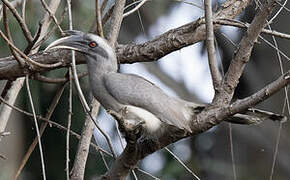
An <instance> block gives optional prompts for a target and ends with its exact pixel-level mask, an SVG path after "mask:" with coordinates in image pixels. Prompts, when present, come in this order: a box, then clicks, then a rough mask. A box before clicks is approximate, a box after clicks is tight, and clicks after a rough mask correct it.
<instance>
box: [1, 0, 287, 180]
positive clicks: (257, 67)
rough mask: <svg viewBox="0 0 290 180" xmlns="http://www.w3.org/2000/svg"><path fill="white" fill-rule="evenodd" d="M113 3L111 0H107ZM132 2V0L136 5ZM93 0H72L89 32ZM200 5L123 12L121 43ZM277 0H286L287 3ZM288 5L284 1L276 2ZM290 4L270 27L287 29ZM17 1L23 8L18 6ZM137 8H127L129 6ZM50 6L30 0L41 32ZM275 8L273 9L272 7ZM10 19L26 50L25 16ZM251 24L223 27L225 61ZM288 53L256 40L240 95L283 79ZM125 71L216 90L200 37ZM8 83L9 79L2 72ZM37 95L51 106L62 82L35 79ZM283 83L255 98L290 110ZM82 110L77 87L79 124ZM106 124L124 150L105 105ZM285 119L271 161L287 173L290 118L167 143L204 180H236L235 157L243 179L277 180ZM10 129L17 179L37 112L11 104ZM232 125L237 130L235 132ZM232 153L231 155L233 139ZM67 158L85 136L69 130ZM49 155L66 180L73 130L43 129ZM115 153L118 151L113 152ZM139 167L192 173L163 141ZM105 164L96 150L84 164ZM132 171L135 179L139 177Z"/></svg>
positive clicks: (188, 95) (157, 30) (281, 175)
mask: <svg viewBox="0 0 290 180" xmlns="http://www.w3.org/2000/svg"><path fill="white" fill-rule="evenodd" d="M65 2H66V1H63V2H62V5H61V7H60V8H59V9H58V11H57V17H59V16H60V14H61V12H62V11H63V9H64V7H65V6H66V3H65ZM109 2H110V3H112V1H109ZM133 2H134V1H130V0H128V1H127V4H128V5H129V4H131V3H133ZM223 2H224V1H214V3H215V4H214V9H215V10H217V9H218V8H219V6H220V5H221V4H222V3H223ZM94 3H95V2H94V1H93V0H73V2H72V8H73V9H72V12H73V24H74V27H75V29H77V30H81V31H84V32H89V31H90V30H91V27H92V24H93V22H94V20H95V15H94V7H95V5H94ZM192 3H194V4H195V5H199V6H200V7H202V2H201V1H192V0H187V1H183V0H169V1H156V0H154V1H153V0H152V1H148V2H147V3H146V4H145V5H144V6H143V7H142V8H141V9H140V10H139V11H138V12H137V13H134V14H133V15H130V16H129V17H126V18H125V19H124V20H123V24H122V28H121V32H120V36H119V40H118V42H119V43H120V44H126V43H142V42H146V41H148V40H151V39H153V38H155V37H157V36H158V35H161V34H162V33H164V32H166V31H168V30H170V29H173V28H177V27H179V26H181V25H184V24H186V23H189V22H192V21H195V20H197V19H198V18H199V17H202V16H204V11H203V10H202V8H199V7H197V6H195V5H193V4H192ZM280 3H282V4H283V3H284V1H283V2H280ZM280 7H281V6H279V5H277V11H275V13H277V12H278V10H279V9H280ZM288 8H290V5H289V3H288V4H286V6H285V8H284V9H282V10H281V12H280V14H279V15H278V16H277V17H275V19H273V21H272V23H271V27H272V28H273V29H275V30H277V31H280V32H283V33H287V34H290V23H289V18H290V12H289V9H288ZM18 9H20V7H18ZM129 9H130V8H128V9H125V11H128V10H129ZM255 10H256V6H255V5H254V3H253V4H252V5H251V6H249V7H248V8H247V9H246V10H245V11H244V13H242V14H241V15H240V16H239V17H238V19H239V20H241V21H243V22H249V23H250V22H251V20H252V18H253V17H254V13H255ZM44 12H45V11H44V9H43V8H42V5H41V4H40V2H39V1H38V0H30V1H27V8H26V22H27V24H28V25H29V29H30V30H31V31H32V32H33V33H34V32H35V31H36V30H37V27H38V22H39V21H40V20H41V19H42V16H43V14H44ZM275 13H274V14H275ZM8 15H9V16H8V17H9V22H10V28H11V30H12V32H11V33H12V37H13V39H14V42H17V43H16V45H17V47H19V48H21V49H24V48H25V47H26V45H27V44H25V43H24V42H25V41H24V36H23V34H22V31H21V29H20V28H19V25H18V24H17V22H16V21H15V19H14V17H13V16H12V15H11V13H9V14H8ZM0 27H1V29H3V23H2V21H1V23H0ZM61 27H62V28H63V29H68V21H67V18H66V19H65V20H64V21H63V22H62V24H61ZM243 33H244V31H243V30H241V29H238V28H233V27H222V28H221V29H220V30H219V31H217V32H216V40H217V48H218V60H219V63H220V66H221V69H224V70H225V71H226V69H227V67H228V65H229V63H230V60H231V58H232V57H233V54H234V52H235V49H236V46H238V43H239V41H240V38H241V37H242V36H243ZM261 36H262V37H263V38H265V39H267V41H268V42H270V43H271V44H273V38H272V37H271V36H268V35H261ZM59 37H60V33H59V32H58V31H56V32H55V33H54V34H53V35H52V36H51V37H50V38H49V39H48V40H47V41H46V42H45V45H44V46H42V49H44V48H45V47H46V46H47V45H48V44H49V43H50V42H52V41H53V40H55V39H57V38H59ZM275 40H276V41H277V44H278V48H279V49H280V50H281V51H282V52H283V53H284V54H285V55H288V54H290V50H289V48H290V43H289V40H285V39H278V38H276V39H275ZM0 47H1V48H0V57H6V56H9V55H10V51H9V48H8V46H7V44H6V42H4V41H3V39H0ZM288 61H289V60H288V59H287V58H285V57H283V56H282V61H281V64H280V62H279V60H278V56H277V52H276V50H275V49H274V48H273V47H271V45H269V44H268V43H266V42H264V41H263V40H262V39H259V40H258V43H257V45H256V46H255V48H254V50H253V53H252V56H251V61H250V62H249V63H248V65H247V67H246V70H245V72H244V74H243V76H242V78H241V80H240V84H239V86H238V88H237V91H236V92H235V98H243V97H247V96H249V95H251V94H252V93H254V92H256V91H257V90H259V89H261V88H262V87H264V86H265V85H266V84H268V83H270V82H271V81H273V80H274V79H276V78H277V77H278V76H279V75H280V74H281V68H282V69H283V70H284V71H286V70H288V69H289V63H288ZM78 68H79V69H78V70H79V71H80V72H81V71H86V66H85V65H81V66H78ZM120 71H121V72H124V73H135V74H138V75H141V76H143V77H145V78H147V79H149V80H151V81H152V82H154V83H155V84H157V85H158V86H160V87H161V88H162V89H164V90H165V91H166V92H167V93H168V94H170V95H171V96H176V97H180V98H182V99H185V100H188V101H194V102H200V103H210V102H211V99H212V98H213V93H214V92H213V88H212V82H211V78H210V73H209V69H208V64H207V53H206V49H205V45H204V42H200V43H197V44H194V45H192V46H189V47H186V48H183V49H181V50H179V51H176V52H173V53H171V54H169V55H167V56H165V57H164V58H162V59H160V60H159V61H157V62H149V63H135V64H128V65H124V64H122V65H121V67H120ZM65 72H66V71H65V70H63V69H60V70H55V71H51V72H47V73H45V74H43V75H46V76H49V77H63V76H64V74H65ZM0 83H1V91H2V89H3V84H5V81H4V80H2V81H0ZM30 85H31V89H32V95H33V99H34V103H35V107H36V111H37V113H38V114H42V115H44V114H45V113H46V111H47V109H48V106H49V104H50V102H51V100H52V98H53V96H54V94H55V92H56V89H57V88H58V87H59V86H60V85H57V84H56V85H55V84H47V83H43V82H39V81H34V80H31V82H30ZM81 85H82V88H83V91H85V94H86V95H87V94H89V85H88V81H87V77H86V78H82V79H81ZM68 90H69V88H68V87H67V88H66V90H65V93H64V95H63V96H62V98H61V100H60V102H59V104H58V106H57V108H56V110H55V112H54V113H53V116H52V118H51V120H52V121H55V122H57V123H59V124H62V125H64V126H66V123H67V122H66V121H67V112H68ZM285 97H286V96H285V92H284V91H283V90H281V91H280V92H279V93H277V94H276V95H274V96H273V97H271V98H269V99H268V100H266V101H265V102H263V103H261V104H259V105H258V106H257V107H258V108H261V109H264V110H269V111H273V112H276V113H284V114H285V115H288V109H287V108H283V107H284V104H285ZM16 106H17V107H20V108H21V109H24V110H27V111H30V112H31V109H30V105H29V99H28V97H27V93H26V90H25V88H23V89H22V91H21V93H20V95H19V96H18V98H17V103H16ZM84 117H85V114H84V112H83V110H82V107H81V104H80V102H79V100H78V96H77V94H76V91H75V90H74V97H73V120H72V129H73V130H74V131H75V132H78V133H79V134H80V133H81V130H82V126H83V123H84ZM99 120H100V124H101V125H102V127H103V128H104V130H105V131H106V132H108V133H109V134H110V136H111V138H112V140H113V142H114V147H115V148H116V150H117V152H118V153H121V151H122V146H121V145H120V142H119V139H118V136H117V133H116V127H115V122H114V120H113V119H112V118H111V117H110V116H108V115H106V113H105V112H104V111H103V110H101V111H100V113H99ZM280 127H281V137H280V139H279V145H278V154H277V161H276V164H275V168H274V174H273V179H276V180H284V179H289V177H290V142H289V140H288V136H289V132H290V129H289V125H288V122H286V123H283V124H280V123H279V122H272V121H265V122H263V123H261V124H259V125H255V126H242V125H231V127H230V126H229V124H228V123H221V124H220V125H218V126H216V127H214V128H212V129H210V130H209V131H207V132H205V133H202V134H200V135H197V136H195V137H190V138H187V139H183V140H181V141H179V142H177V143H175V144H172V145H170V146H168V148H169V149H170V150H172V151H173V152H174V153H175V154H176V155H177V156H178V157H179V158H180V159H181V160H182V161H183V162H184V163H185V164H186V165H187V166H188V167H189V168H190V169H191V170H192V171H193V172H194V173H195V174H197V176H198V177H199V178H200V179H206V180H216V179H233V169H232V167H233V165H234V166H235V169H236V173H237V178H238V179H240V180H243V179H245V180H251V179H253V180H254V179H270V174H271V168H272V166H273V165H272V164H273V157H274V151H275V146H276V142H277V136H278V130H279V128H280ZM6 131H9V132H10V133H11V134H10V135H9V136H8V137H5V138H3V139H2V140H1V142H0V154H1V155H3V156H5V157H6V159H1V158H0V180H2V179H3V180H6V179H11V178H12V177H13V176H14V175H15V172H16V170H17V168H18V167H19V165H20V161H21V159H22V158H23V155H24V153H25V152H26V151H27V149H28V147H29V145H30V144H31V143H32V141H33V139H34V137H35V136H36V132H35V128H34V123H33V119H32V118H29V117H27V116H23V115H22V114H20V113H18V112H16V111H13V115H12V117H11V118H10V120H9V124H8V127H7V128H6ZM230 131H231V133H230ZM230 134H231V135H232V149H233V159H234V164H233V161H232V157H231V141H230V136H231V135H230ZM95 135H96V137H97V139H98V142H99V145H100V146H102V147H103V148H104V149H108V147H107V146H106V143H105V141H104V139H103V138H102V137H101V136H100V135H99V134H98V133H97V132H96V133H95ZM70 140H71V142H70V144H71V147H70V155H71V157H70V160H71V161H70V162H71V165H72V163H73V161H74V156H75V152H76V149H77V143H78V140H77V139H76V138H74V137H71V138H70ZM42 143H43V149H44V158H45V162H46V169H47V179H55V180H58V179H60V180H61V179H65V150H66V149H65V148H66V132H65V131H63V130H60V129H58V128H55V127H49V128H47V129H46V131H45V133H44V135H43V137H42ZM107 160H108V161H110V160H111V158H109V157H108V158H107ZM139 167H140V168H141V169H143V170H145V171H147V172H150V173H151V174H153V175H154V176H156V177H159V178H161V179H168V180H186V179H194V177H193V176H192V175H191V174H190V173H188V171H186V170H185V168H183V167H182V166H181V165H180V163H178V161H176V160H175V159H174V158H173V156H172V155H170V154H169V153H168V152H167V151H165V150H160V151H158V152H156V153H154V154H152V155H150V156H148V157H146V158H145V159H144V160H143V161H141V162H140V164H139ZM105 172H106V168H105V166H104V164H103V162H102V160H101V157H100V155H99V153H98V152H96V151H95V150H93V149H91V150H90V154H89V158H88V162H87V169H86V176H85V179H96V177H98V176H99V175H101V174H104V173H105ZM136 173H137V176H138V179H152V178H150V177H149V176H147V175H144V174H143V173H140V172H138V171H137V172H136ZM20 179H29V180H34V179H35V180H36V179H41V168H40V157H39V150H38V147H37V148H36V150H35V151H34V152H33V153H32V156H31V157H30V158H29V160H28V162H27V164H26V165H25V168H24V170H23V172H22V174H21V176H20ZM130 179H134V178H133V176H132V177H130Z"/></svg>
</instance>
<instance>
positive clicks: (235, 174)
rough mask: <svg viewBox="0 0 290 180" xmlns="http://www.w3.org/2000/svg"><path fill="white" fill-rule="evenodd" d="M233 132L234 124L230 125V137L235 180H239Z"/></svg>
mask: <svg viewBox="0 0 290 180" xmlns="http://www.w3.org/2000/svg"><path fill="white" fill-rule="evenodd" d="M232 130H233V129H232V124H231V123H229V136H230V150H231V160H232V169H233V176H234V180H237V173H236V162H235V154H234V145H233V131H232Z"/></svg>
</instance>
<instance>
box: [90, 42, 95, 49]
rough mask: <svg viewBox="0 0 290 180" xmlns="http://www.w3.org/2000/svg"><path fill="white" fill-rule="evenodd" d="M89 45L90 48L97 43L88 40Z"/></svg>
mask: <svg viewBox="0 0 290 180" xmlns="http://www.w3.org/2000/svg"><path fill="white" fill-rule="evenodd" d="M89 46H90V47H91V48H94V47H96V46H97V43H96V42H90V43H89Z"/></svg>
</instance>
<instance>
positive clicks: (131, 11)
mask: <svg viewBox="0 0 290 180" xmlns="http://www.w3.org/2000/svg"><path fill="white" fill-rule="evenodd" d="M147 1H148V0H143V1H141V2H140V3H139V4H138V5H137V6H136V7H134V8H133V9H132V10H130V11H128V12H126V13H124V14H123V18H125V17H127V16H129V15H131V14H133V13H134V12H136V11H137V10H138V9H139V8H141V7H142V6H143V5H144V4H145V3H146V2H147Z"/></svg>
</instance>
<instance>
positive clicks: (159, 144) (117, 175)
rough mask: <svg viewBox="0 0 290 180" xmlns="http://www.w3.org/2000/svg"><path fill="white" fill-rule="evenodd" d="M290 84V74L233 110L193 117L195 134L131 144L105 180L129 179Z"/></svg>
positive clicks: (179, 133) (171, 133)
mask: <svg viewBox="0 0 290 180" xmlns="http://www.w3.org/2000/svg"><path fill="white" fill-rule="evenodd" d="M289 83H290V71H288V72H287V73H285V74H283V75H282V76H280V77H279V78H278V79H277V80H275V81H273V82H272V83H270V84H269V85H267V86H266V87H264V88H263V89H261V90H260V91H258V92H257V93H255V94H253V95H251V96H249V97H247V98H245V99H241V100H238V101H236V102H234V103H233V104H232V105H231V106H227V107H217V108H214V109H207V110H204V111H202V112H201V113H200V114H197V116H196V117H193V119H192V121H191V130H192V134H187V133H184V132H183V131H180V130H178V129H176V128H168V129H167V130H168V133H164V136H162V137H160V138H159V139H158V140H149V139H146V140H139V141H137V142H136V144H130V143H129V146H127V147H126V149H125V150H124V151H123V153H122V154H121V156H119V157H118V159H117V160H116V161H115V162H114V164H113V166H112V167H111V169H110V170H109V171H108V172H107V174H106V175H105V176H103V177H102V179H106V178H108V177H110V178H112V179H121V180H123V179H125V178H126V176H127V174H128V173H129V171H130V169H133V168H135V166H136V164H137V163H138V161H139V160H141V159H143V158H144V157H146V156H147V155H149V154H152V153H153V152H155V151H157V150H159V149H161V148H164V147H165V146H167V145H168V144H171V143H174V142H176V141H178V140H180V139H182V138H185V137H188V136H189V135H191V136H193V135H196V134H200V133H202V132H204V131H206V130H208V129H210V128H212V127H213V126H215V125H217V124H219V123H220V122H222V121H223V120H225V119H227V118H229V117H231V116H232V115H234V114H236V113H239V112H243V111H245V110H247V109H248V108H250V107H253V106H255V105H257V104H258V103H260V102H262V101H264V100H265V99H267V98H269V97H270V96H272V95H273V94H275V93H276V92H278V91H279V90H281V89H282V88H284V87H285V86H287V85H288V84H289Z"/></svg>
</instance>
